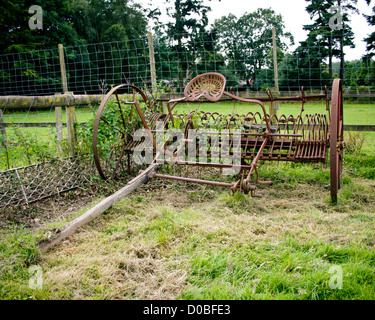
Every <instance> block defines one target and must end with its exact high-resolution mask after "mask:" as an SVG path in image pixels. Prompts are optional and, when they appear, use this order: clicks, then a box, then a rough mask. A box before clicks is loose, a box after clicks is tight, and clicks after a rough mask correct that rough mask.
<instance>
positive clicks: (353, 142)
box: [345, 132, 366, 155]
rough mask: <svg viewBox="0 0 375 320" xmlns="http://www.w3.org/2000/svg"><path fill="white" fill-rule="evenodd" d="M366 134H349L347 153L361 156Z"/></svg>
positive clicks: (346, 141)
mask: <svg viewBox="0 0 375 320" xmlns="http://www.w3.org/2000/svg"><path fill="white" fill-rule="evenodd" d="M365 138H366V134H365V133H363V132H354V133H352V132H348V133H347V136H346V138H345V152H346V153H350V154H355V155H359V154H360V153H361V151H362V147H363V144H364V142H365Z"/></svg>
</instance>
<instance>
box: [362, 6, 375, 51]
mask: <svg viewBox="0 0 375 320" xmlns="http://www.w3.org/2000/svg"><path fill="white" fill-rule="evenodd" d="M366 2H367V5H370V3H371V0H366ZM364 17H365V18H366V20H367V23H368V24H369V25H370V26H375V5H374V6H373V7H372V15H369V16H368V15H365V14H364ZM364 41H365V42H366V44H367V46H366V49H367V56H368V57H372V56H374V55H375V31H374V32H372V33H371V34H370V35H369V36H368V37H366V38H365V39H364Z"/></svg>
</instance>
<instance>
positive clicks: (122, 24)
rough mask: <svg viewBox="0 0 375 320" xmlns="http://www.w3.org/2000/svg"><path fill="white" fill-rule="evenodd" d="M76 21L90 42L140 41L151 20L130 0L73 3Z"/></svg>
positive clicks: (80, 1) (81, 35)
mask: <svg viewBox="0 0 375 320" xmlns="http://www.w3.org/2000/svg"><path fill="white" fill-rule="evenodd" d="M70 1H71V4H70V5H71V10H72V12H73V14H72V21H73V23H74V27H75V29H76V30H77V33H78V34H79V36H80V37H81V38H82V39H85V41H86V42H87V43H100V42H108V41H124V40H129V39H136V38H139V37H141V36H144V35H145V33H146V27H147V20H146V17H145V14H144V13H143V12H142V8H141V7H140V5H139V4H132V2H131V1H130V0H107V1H103V0H70Z"/></svg>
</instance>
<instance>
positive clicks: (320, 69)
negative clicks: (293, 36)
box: [279, 36, 330, 90]
mask: <svg viewBox="0 0 375 320" xmlns="http://www.w3.org/2000/svg"><path fill="white" fill-rule="evenodd" d="M317 42H318V40H317V39H316V38H314V37H312V36H310V37H308V38H307V39H306V41H302V42H301V43H300V45H299V46H298V48H297V49H296V50H295V51H294V52H293V54H287V55H285V58H284V60H283V61H282V63H281V65H280V68H279V72H280V81H279V87H280V88H288V89H289V90H300V89H301V87H305V88H310V89H314V88H322V87H324V86H325V85H329V84H330V80H329V79H330V77H329V73H328V67H327V64H326V63H325V62H324V56H323V54H322V52H321V47H319V46H317V45H316V43H317Z"/></svg>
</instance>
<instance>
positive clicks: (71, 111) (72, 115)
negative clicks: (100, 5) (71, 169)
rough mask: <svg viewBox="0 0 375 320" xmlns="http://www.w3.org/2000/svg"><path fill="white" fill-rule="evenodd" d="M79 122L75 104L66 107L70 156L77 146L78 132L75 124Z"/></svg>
mask: <svg viewBox="0 0 375 320" xmlns="http://www.w3.org/2000/svg"><path fill="white" fill-rule="evenodd" d="M75 123H77V117H76V111H75V107H74V106H67V107H66V128H67V132H68V145H69V156H73V155H74V153H75V146H76V144H77V134H76V130H75V127H74V124H75Z"/></svg>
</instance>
